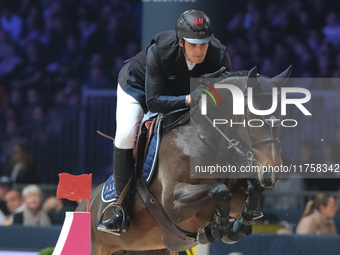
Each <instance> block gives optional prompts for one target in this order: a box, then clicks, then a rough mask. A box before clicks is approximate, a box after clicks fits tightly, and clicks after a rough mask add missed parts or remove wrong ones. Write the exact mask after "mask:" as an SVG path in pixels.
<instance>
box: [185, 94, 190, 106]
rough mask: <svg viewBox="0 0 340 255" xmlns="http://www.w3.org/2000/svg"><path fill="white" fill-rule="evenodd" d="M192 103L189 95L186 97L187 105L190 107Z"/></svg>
mask: <svg viewBox="0 0 340 255" xmlns="http://www.w3.org/2000/svg"><path fill="white" fill-rule="evenodd" d="M190 103H191V97H190V94H189V95H187V96H186V97H185V105H186V106H188V107H189V106H190Z"/></svg>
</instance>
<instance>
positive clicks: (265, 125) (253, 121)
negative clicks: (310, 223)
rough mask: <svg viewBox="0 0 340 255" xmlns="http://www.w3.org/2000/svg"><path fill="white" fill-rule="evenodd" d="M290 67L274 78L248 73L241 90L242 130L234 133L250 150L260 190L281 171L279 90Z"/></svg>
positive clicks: (252, 71) (270, 183)
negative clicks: (242, 95)
mask: <svg viewBox="0 0 340 255" xmlns="http://www.w3.org/2000/svg"><path fill="white" fill-rule="evenodd" d="M291 70H292V67H291V66H290V67H288V68H287V69H286V70H285V71H284V72H282V73H281V74H280V75H278V76H276V77H274V78H268V77H265V76H262V75H258V74H257V68H256V67H255V68H253V69H252V70H251V71H249V73H248V76H247V79H246V82H245V83H244V85H243V87H242V90H243V92H244V95H245V116H244V118H245V120H246V124H247V125H246V127H245V129H243V130H242V131H241V130H238V131H239V135H240V138H241V139H242V140H243V141H247V140H248V142H247V145H248V148H251V149H252V150H253V151H254V156H255V159H256V164H255V166H254V168H255V169H256V170H258V172H257V176H258V179H259V180H260V182H261V184H262V185H263V186H264V187H273V186H274V185H275V182H276V180H277V175H278V174H279V173H280V172H282V159H281V155H280V126H281V121H282V119H281V109H280V100H279V94H278V92H279V88H280V87H281V86H283V84H284V83H285V82H286V81H287V78H288V77H289V76H290V73H291Z"/></svg>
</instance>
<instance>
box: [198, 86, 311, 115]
mask: <svg viewBox="0 0 340 255" xmlns="http://www.w3.org/2000/svg"><path fill="white" fill-rule="evenodd" d="M201 84H203V85H205V86H207V87H208V88H210V89H211V90H212V91H213V92H214V93H215V94H216V95H217V96H218V99H219V100H220V103H221V105H222V101H221V98H220V96H219V94H218V93H217V91H216V89H227V90H229V91H230V92H231V94H232V100H233V115H244V111H245V107H244V106H245V103H246V105H247V106H248V108H249V111H250V112H251V113H253V114H255V115H259V116H265V115H270V114H272V113H274V112H275V111H276V110H277V107H278V101H279V100H278V97H279V95H280V96H281V98H280V99H281V100H280V101H281V115H284V116H285V115H287V105H295V106H296V107H297V108H298V109H299V110H300V111H301V112H302V113H303V114H304V115H305V116H310V115H312V114H311V113H310V112H309V111H308V110H307V108H306V107H305V106H304V104H305V103H307V102H309V100H310V99H311V93H310V91H309V90H307V89H305V88H281V93H278V88H276V87H273V88H272V93H271V95H272V105H271V107H270V108H269V109H256V108H255V107H254V93H253V88H251V87H249V88H247V94H246V95H247V96H245V94H244V93H243V91H242V90H241V89H240V88H239V87H237V86H235V85H232V84H215V86H214V87H215V88H213V87H212V86H209V85H206V84H204V83H201ZM201 89H202V90H203V91H205V92H206V93H207V94H208V95H210V97H211V98H212V99H213V100H214V103H215V105H217V104H216V100H215V98H214V97H213V95H212V94H211V93H210V92H209V91H208V90H206V89H203V88H201ZM289 93H295V94H300V95H303V97H302V98H289V96H288V95H289ZM245 100H247V102H245ZM201 102H202V103H201V106H202V107H201V114H202V115H206V114H207V100H206V95H205V94H202V96H201Z"/></svg>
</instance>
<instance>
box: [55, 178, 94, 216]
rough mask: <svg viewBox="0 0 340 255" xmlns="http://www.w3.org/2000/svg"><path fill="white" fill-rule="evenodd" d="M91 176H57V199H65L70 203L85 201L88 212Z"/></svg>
mask: <svg viewBox="0 0 340 255" xmlns="http://www.w3.org/2000/svg"><path fill="white" fill-rule="evenodd" d="M91 182H92V174H83V175H78V176H77V175H72V174H68V173H61V174H59V184H58V188H57V198H66V199H68V200H72V201H78V200H81V199H86V200H87V205H88V206H87V211H89V204H90V197H91Z"/></svg>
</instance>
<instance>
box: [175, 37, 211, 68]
mask: <svg viewBox="0 0 340 255" xmlns="http://www.w3.org/2000/svg"><path fill="white" fill-rule="evenodd" d="M184 44H185V58H186V59H187V60H188V61H189V62H191V63H195V64H200V63H202V62H203V60H204V58H205V55H206V54H207V50H208V46H209V43H202V44H194V43H189V42H184V40H179V45H180V46H181V47H184Z"/></svg>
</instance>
